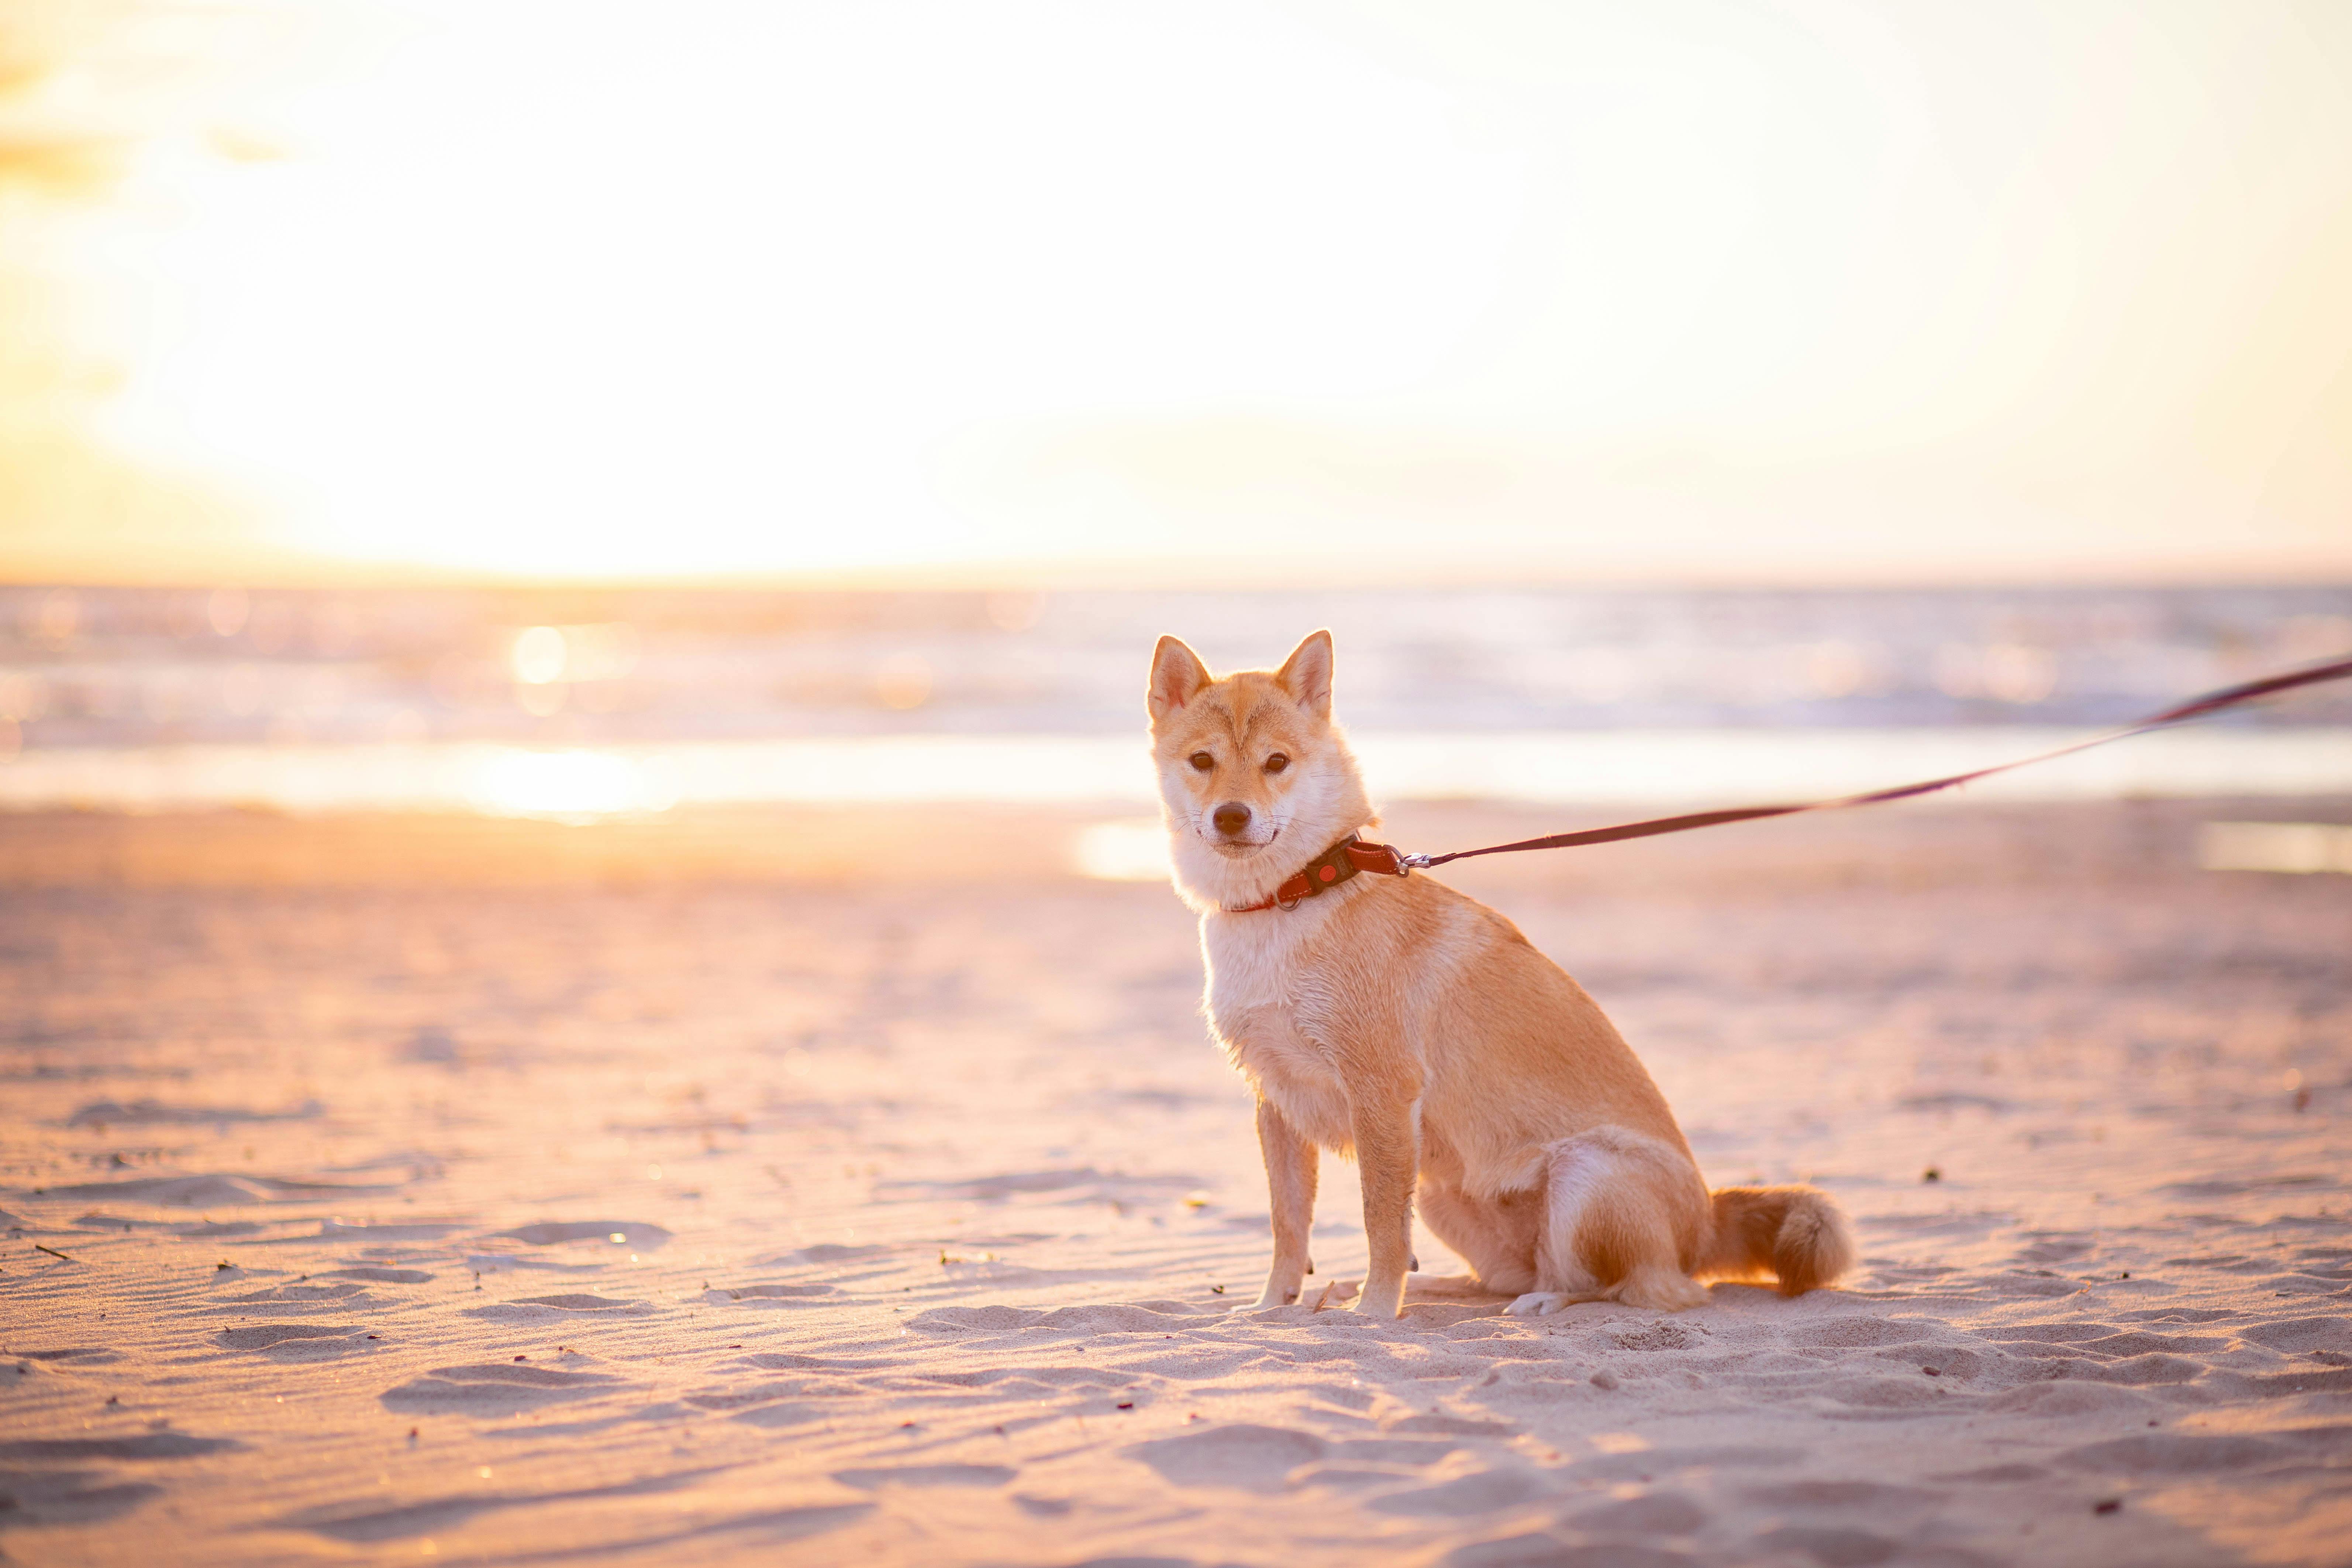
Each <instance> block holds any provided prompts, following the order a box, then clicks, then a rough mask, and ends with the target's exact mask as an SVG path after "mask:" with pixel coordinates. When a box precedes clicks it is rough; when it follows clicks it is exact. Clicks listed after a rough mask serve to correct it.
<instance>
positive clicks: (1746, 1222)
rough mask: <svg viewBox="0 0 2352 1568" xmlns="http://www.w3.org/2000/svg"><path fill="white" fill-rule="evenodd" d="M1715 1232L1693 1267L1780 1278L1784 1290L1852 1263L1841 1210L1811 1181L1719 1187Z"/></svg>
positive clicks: (1811, 1283) (1719, 1275) (1809, 1285)
mask: <svg viewBox="0 0 2352 1568" xmlns="http://www.w3.org/2000/svg"><path fill="white" fill-rule="evenodd" d="M1712 1197H1713V1199H1714V1207H1715V1234H1714V1237H1713V1239H1712V1242H1711V1243H1710V1245H1709V1247H1708V1248H1707V1253H1706V1261H1705V1262H1704V1263H1702V1264H1701V1265H1700V1266H1699V1267H1698V1268H1696V1270H1694V1272H1696V1273H1698V1274H1700V1275H1704V1276H1711V1277H1713V1278H1715V1279H1764V1278H1767V1277H1769V1278H1771V1279H1776V1280H1778V1281H1779V1282H1780V1293H1781V1294H1782V1295H1784V1296H1797V1295H1801V1294H1803V1293H1804V1292H1805V1291H1807V1290H1811V1289H1815V1288H1816V1287H1818V1286H1822V1285H1828V1284H1831V1283H1833V1282H1834V1281H1835V1280H1836V1279H1837V1277H1838V1276H1839V1275H1841V1274H1843V1273H1844V1272H1845V1271H1846V1270H1847V1269H1848V1268H1851V1267H1853V1236H1852V1235H1851V1234H1850V1233H1849V1232H1848V1231H1847V1230H1846V1227H1845V1215H1842V1214H1840V1213H1839V1212H1838V1207H1837V1205H1835V1204H1833V1203H1832V1202H1831V1201H1830V1198H1829V1194H1826V1193H1823V1192H1822V1191H1820V1190H1819V1189H1818V1188H1814V1187H1719V1188H1717V1190H1716V1191H1715V1193H1714V1194H1712Z"/></svg>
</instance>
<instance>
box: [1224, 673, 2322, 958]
mask: <svg viewBox="0 0 2352 1568" xmlns="http://www.w3.org/2000/svg"><path fill="white" fill-rule="evenodd" d="M2344 679H2352V658H2342V659H2337V660H2336V661H2335V662H2333V663H2331V664H2321V665H2314V666H2313V667H2311V668H2308V669H2296V670H2289V671H2288V672H2287V673H2285V674H2284V675H2271V676H2265V677H2263V679H2260V680H2249V681H2246V682H2244V683H2243V684H2242V685H2238V686H2225V687H2223V688H2222V689H2221V690H2219V691H2209V692H2207V693H2206V694H2205V695H2204V696H2202V697H2193V698H2191V699H2189V700H2188V701H2186V702H2182V703H2179V704H2177V705H2176V706H2174V707H2170V708H2168V709H2166V710H2164V711H2163V712H2161V713H2152V714H2150V715H2148V716H2147V718H2145V719H2142V720H2141V721H2138V722H2137V723H2136V724H2126V725H2125V726H2124V727H2123V728H2122V729H2120V730H2110V731H2107V732H2106V733H2105V734H2104V735H2094V736H2092V737H2091V738H2090V739H2089V740H2087V741H2077V742H2074V744H2073V745H2071V746H2061V747H2059V748H2058V749H2057V750H2056V751H2053V752H2040V753H2038V754H2036V755H2034V756H2031V757H2020V758H2019V759H2018V760H2017V761H2015V762H2013V763H1995V764H1994V765H1993V766H1991V767H1989V768H1976V769H1973V770H1971V771H1970V772H1968V773H1952V774H1949V775H1948V776H1947V777H1944V778H1939V779H1923V780H1921V781H1920V782H1919V783H1917V784H1896V785H1895V787H1894V788H1892V789H1877V790H1872V791H1871V792H1869V793H1868V794H1867V795H1839V796H1836V797H1834V798H1832V799H1829V800H1807V801H1799V802H1796V803H1794V804H1792V805H1741V806H1733V807H1730V808H1729V809H1727V810H1723V811H1694V812H1687V813H1685V814H1684V815H1682V816H1654V817H1650V818H1648V819H1646V820H1644V821H1642V822H1621V823H1619V824H1617V825H1616V826H1613V827H1589V828H1586V829H1584V830H1583V831H1582V832H1580V833H1555V834H1552V835H1550V836H1549V837H1543V838H1522V839H1520V840H1519V841H1518V842H1517V843H1516V844H1490V845H1488V846H1487V847H1486V848H1484V849H1456V850H1454V852H1453V853H1452V854H1450V855H1407V854H1403V853H1402V852H1401V851H1399V850H1397V849H1395V848H1393V847H1391V846H1389V845H1386V844H1365V843H1362V842H1360V840H1359V839H1358V838H1357V837H1356V836H1355V835H1354V834H1352V833H1351V834H1349V835H1348V837H1345V838H1343V839H1341V840H1340V841H1339V843H1337V844H1334V845H1333V846H1331V847H1330V848H1328V849H1326V850H1325V851H1324V852H1323V853H1322V854H1321V855H1319V856H1318V857H1316V858H1314V859H1313V860H1311V861H1309V862H1307V867H1306V868H1305V869H1304V870H1302V871H1300V872H1299V873H1298V875H1297V876H1295V877H1293V878H1291V879H1289V880H1287V881H1286V882H1284V883H1283V884H1282V886H1281V887H1279V888H1277V889H1275V892H1274V894H1273V896H1272V897H1270V898H1267V899H1264V900H1260V901H1259V902H1257V903H1255V904H1243V905H1239V906H1228V907H1227V908H1226V910H1225V912H1226V913H1227V914H1235V915H1239V914H1248V913H1251V912H1252V911H1254V910H1271V909H1285V910H1288V909H1296V908H1297V906H1298V904H1299V903H1300V902H1301V901H1302V900H1307V899H1311V898H1313V897H1314V896H1315V895H1316V894H1318V893H1320V892H1322V891H1324V890H1325V889H1328V888H1332V887H1336V886H1338V885H1339V883H1341V882H1345V881H1350V880H1352V879H1354V878H1355V877H1356V876H1357V875H1358V874H1360V873H1361V872H1365V871H1372V872H1377V873H1380V874H1382V875H1385V876H1391V877H1402V876H1406V875H1409V874H1410V873H1412V872H1414V871H1425V870H1427V869H1429V868H1431V867H1433V866H1443V865H1444V864H1445V863H1446V862H1447V861H1449V860H1467V859H1469V858H1472V857H1473V856H1477V855H1512V854H1517V852H1518V851H1520V850H1523V849H1574V848H1578V847H1582V846H1584V845H1587V844H1616V843H1621V842H1622V841H1623V840H1625V839H1628V838H1655V837H1659V836H1660V835H1662V834H1667V833H1689V832H1691V831H1693V830H1695V829H1696V828H1701V827H1720V826H1723V825H1724V824H1725V823H1727V822H1755V821H1759V820H1760V819H1762V818H1764V817H1768V816H1797V815H1799V814H1800V813H1802V812H1808V811H1843V810H1845V809H1847V808H1848V807H1851V806H1857V805H1882V804H1884V803H1885V802H1887V801H1891V800H1909V799H1911V798H1912V797H1913V796H1915V795H1934V794H1935V793H1937V791H1938V790H1947V789H1956V788H1958V786H1959V785H1961V784H1973V783H1974V782H1975V781H1977V780H1978V779H1984V778H1990V777H1991V776H1992V775H1993V774H1995V773H2009V772H2011V770H2012V769H2016V768H2025V767H2032V765H2033V764H2035V763H2047V762H2052V761H2054V760H2055V759H2057V758H2059V757H2071V756H2073V755H2074V753H2075V752H2087V751H2089V750H2090V749H2091V748H2092V747H2094V746H2104V745H2106V744H2108V743H2109V742H2115V741H2125V740H2129V739H2130V738H2131V737H2132V736H2134V735H2145V734H2147V732H2148V731H2151V730H2162V729H2166V728H2168V727H2169V726H2171V725H2174V724H2183V723H2186V722H2188V721H2189V720H2191V719H2202V718H2204V717H2205V716H2206V715H2208V714H2210V713H2219V712H2221V711H2222V710H2225V709H2230V708H2236V707H2239V706H2241V705H2242V704H2244V703H2248V702H2252V701H2254V700H2256V699H2258V698H2263V697H2269V696H2273V695H2274V694H2276V693H2278V692H2281V691H2293V690H2294V689H2296V688H2297V687H2303V686H2320V685H2324V684H2326V682H2328V681H2331V680H2344Z"/></svg>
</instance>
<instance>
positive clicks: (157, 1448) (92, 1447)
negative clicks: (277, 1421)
mask: <svg viewBox="0 0 2352 1568" xmlns="http://www.w3.org/2000/svg"><path fill="white" fill-rule="evenodd" d="M242 1447H245V1445H244V1444H242V1443H240V1442H238V1441H237V1440H236V1438H234V1437H198V1436H193V1435H192V1434H190V1433H186V1432H141V1433H139V1434H137V1435H136V1436H128V1437H20V1438H17V1439H16V1440H15V1441H13V1442H0V1459H30V1460H39V1461H47V1462H50V1463H57V1462H58V1461H66V1462H68V1463H69V1462H71V1461H73V1460H76V1459H194V1458H199V1457H201V1456H203V1455H205V1454H219V1453H225V1452H227V1451H230V1450H232V1449H236V1448H242Z"/></svg>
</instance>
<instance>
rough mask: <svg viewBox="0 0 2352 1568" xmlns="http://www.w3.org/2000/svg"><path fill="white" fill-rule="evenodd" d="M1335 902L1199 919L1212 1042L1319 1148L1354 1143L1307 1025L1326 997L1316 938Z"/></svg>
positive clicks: (1333, 1080) (1334, 1080) (1335, 1083)
mask: <svg viewBox="0 0 2352 1568" xmlns="http://www.w3.org/2000/svg"><path fill="white" fill-rule="evenodd" d="M1327 900H1328V901H1327ZM1339 903H1340V900H1339V898H1335V897H1332V896H1331V895H1328V894H1327V895H1325V898H1324V900H1310V901H1309V902H1307V903H1306V904H1302V905H1300V906H1299V907H1298V908H1297V909H1295V910H1254V911H1252V912H1251V913H1248V914H1238V915H1235V914H1222V913H1212V914H1207V915H1203V916H1202V919H1201V956H1202V960H1203V961H1204V962H1205V963H1206V964H1207V966H1208V972H1209V983H1208V997H1207V1002H1208V1007H1207V1011H1208V1015H1209V1024H1210V1026H1211V1027H1212V1028H1213V1029H1214V1030H1215V1031H1216V1036H1217V1039H1218V1042H1219V1043H1220V1044H1221V1045H1223V1047H1225V1052H1226V1055H1228V1056H1229V1057H1231V1058H1233V1063H1234V1066H1235V1067H1236V1068H1240V1069H1241V1071H1242V1073H1243V1074H1244V1076H1245V1077H1246V1078H1248V1079H1249V1080H1250V1082H1251V1084H1252V1085H1253V1086H1254V1087H1255V1089H1257V1091H1258V1092H1259V1093H1260V1094H1262V1095H1264V1096H1265V1098H1266V1099H1268V1100H1272V1101H1273V1102H1274V1103H1275V1105H1276V1107H1277V1108H1278V1109H1280V1110H1281V1111H1282V1113H1283V1115H1284V1117H1285V1119H1286V1120H1287V1121H1289V1122H1290V1124H1291V1125H1292V1126H1293V1127H1296V1128H1297V1129H1298V1131H1301V1132H1302V1133H1304V1134H1306V1136H1307V1138H1309V1139H1311V1140H1312V1141H1314V1142H1317V1143H1319V1144H1322V1145H1324V1146H1325V1147H1327V1148H1343V1147H1346V1146H1347V1145H1348V1144H1349V1143H1350V1142H1352V1141H1353V1139H1352V1135H1351V1131H1350V1127H1349V1113H1348V1096H1347V1090H1346V1089H1345V1087H1344V1085H1343V1084H1342V1081H1341V1079H1340V1077H1339V1073H1338V1072H1337V1071H1336V1070H1335V1068H1334V1067H1333V1065H1332V1061H1331V1058H1330V1056H1329V1053H1328V1050H1327V1049H1326V1047H1325V1046H1324V1045H1323V1043H1321V1042H1319V1041H1318V1040H1317V1039H1316V1038H1315V1037H1314V1036H1315V1033H1316V1031H1315V1028H1314V1026H1313V1021H1312V1018H1313V1014H1314V1013H1315V1011H1316V1008H1315V1006H1314V1004H1315V1002H1317V1001H1318V1000H1320V999H1323V998H1324V997H1325V995H1326V986H1325V985H1324V984H1322V983H1321V977H1320V976H1318V973H1316V965H1315V962H1314V949H1315V946H1316V938H1317V936H1318V934H1319V932H1320V931H1321V930H1322V927H1323V925H1324V923H1325V922H1326V921H1328V920H1329V919H1330V917H1331V916H1332V915H1333V914H1334V913H1336V912H1337V910H1338V907H1339Z"/></svg>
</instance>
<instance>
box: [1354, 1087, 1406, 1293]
mask: <svg viewBox="0 0 2352 1568" xmlns="http://www.w3.org/2000/svg"><path fill="white" fill-rule="evenodd" d="M1413 1110H1414V1108H1413V1106H1412V1103H1411V1102H1409V1101H1408V1102H1406V1103H1403V1104H1398V1103H1394V1102H1392V1101H1390V1100H1373V1099H1369V1098H1368V1100H1366V1101H1364V1102H1360V1103H1359V1104H1357V1105H1356V1106H1355V1107H1353V1111H1354V1115H1353V1120H1354V1122H1355V1137H1356V1169H1357V1172H1358V1173H1359V1174H1360V1176H1361V1177H1362V1180H1363V1187H1364V1239H1365V1241H1366V1243H1367V1244H1368V1245H1369V1247H1370V1251H1371V1267H1370V1268H1368V1269H1366V1270H1365V1273H1364V1291H1363V1294H1362V1295H1360V1296H1359V1297H1357V1298H1356V1310H1358V1311H1359V1312H1363V1313H1366V1314H1368V1315H1370V1316H1371V1317H1375V1318H1393V1317H1395V1316H1396V1315H1397V1313H1398V1312H1399V1311H1400V1310H1402V1308H1403V1305H1404V1277H1405V1275H1406V1273H1407V1272H1408V1271H1409V1270H1410V1269H1411V1268H1412V1187H1413V1180H1414V1177H1415V1176H1416V1175H1417V1174H1418V1173H1420V1170H1421V1129H1420V1126H1419V1124H1418V1121H1419V1119H1418V1118H1417V1117H1416V1116H1415V1115H1414V1113H1413Z"/></svg>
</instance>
